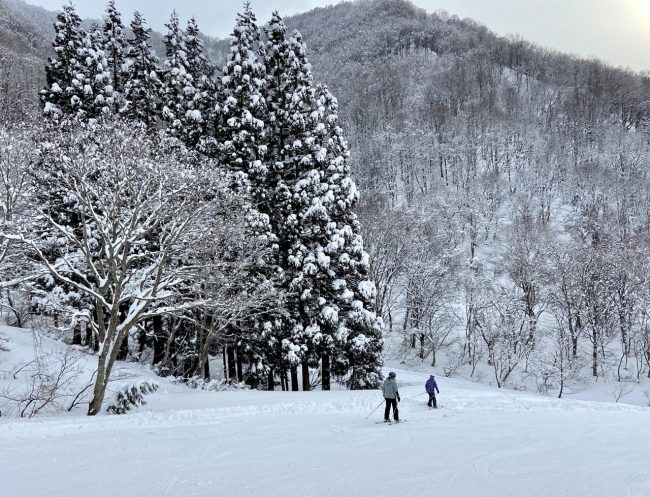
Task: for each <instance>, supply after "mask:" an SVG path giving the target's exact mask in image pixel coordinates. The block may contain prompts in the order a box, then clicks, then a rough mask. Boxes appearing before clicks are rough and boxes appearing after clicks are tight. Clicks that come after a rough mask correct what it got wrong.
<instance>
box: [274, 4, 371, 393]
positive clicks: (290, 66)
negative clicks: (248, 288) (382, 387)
mask: <svg viewBox="0 0 650 497" xmlns="http://www.w3.org/2000/svg"><path fill="white" fill-rule="evenodd" d="M267 38H268V40H269V41H268V43H267V50H266V65H267V88H268V106H269V115H270V119H269V122H270V123H271V125H270V128H269V150H270V153H271V157H270V158H269V159H270V161H272V163H273V173H274V174H273V178H274V181H272V182H271V183H272V184H269V185H268V186H269V188H270V189H273V205H274V207H275V216H273V215H272V217H271V221H272V222H271V224H272V226H273V228H274V230H275V232H276V233H277V234H278V238H279V242H278V244H279V247H280V250H279V253H280V254H279V261H280V265H281V266H282V267H283V269H284V270H285V275H286V280H285V282H286V284H287V285H288V288H287V291H288V292H289V295H290V296H291V297H290V298H289V299H288V300H289V302H291V303H292V305H291V307H290V309H289V312H290V315H291V316H292V317H293V318H294V320H295V326H294V328H293V332H292V336H291V338H290V342H291V343H292V344H293V345H294V348H295V347H298V348H297V350H300V351H301V353H302V356H301V357H300V359H301V361H302V362H303V366H304V365H305V364H306V363H310V362H311V363H312V364H313V363H314V362H315V359H316V358H319V357H320V358H321V363H322V370H323V371H322V377H323V388H324V389H328V388H329V386H330V385H329V383H330V376H331V375H330V370H332V371H333V372H334V373H335V374H336V375H337V376H339V377H345V378H348V381H349V386H350V387H351V388H374V387H376V386H377V385H378V383H379V380H380V378H381V376H380V370H379V368H380V366H381V348H382V340H381V333H382V323H381V320H380V319H378V318H377V317H376V316H375V315H374V313H373V312H372V311H371V310H370V309H371V308H372V305H373V299H374V286H373V284H372V283H371V282H369V281H367V279H366V278H365V277H364V275H365V274H366V272H367V271H368V269H369V268H368V256H367V254H365V252H364V251H363V243H362V240H361V237H360V235H359V223H358V221H357V219H356V216H355V215H354V213H353V211H352V209H353V208H354V206H355V205H356V202H357V199H358V196H357V191H356V187H355V185H354V182H353V181H352V180H351V178H350V170H349V167H348V166H347V162H346V160H347V156H348V151H347V145H346V144H345V141H344V140H343V137H342V131H341V129H340V127H339V126H338V115H337V111H338V109H337V105H336V100H335V99H334V98H333V97H332V96H331V94H330V93H329V92H328V91H327V89H326V88H324V87H317V88H316V89H315V88H314V86H313V78H312V74H311V67H310V65H309V63H308V61H307V58H306V47H305V45H304V42H303V40H302V37H301V35H300V33H298V32H294V33H293V35H292V36H291V37H287V36H286V27H285V26H284V23H283V22H282V20H281V18H280V16H279V15H278V14H277V13H274V15H273V18H272V21H271V23H270V25H269V28H268V30H267ZM303 376H306V375H305V374H303Z"/></svg>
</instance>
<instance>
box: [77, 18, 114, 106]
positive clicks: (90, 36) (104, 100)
mask: <svg viewBox="0 0 650 497" xmlns="http://www.w3.org/2000/svg"><path fill="white" fill-rule="evenodd" d="M81 54H82V57H81V59H82V62H83V63H82V71H80V73H79V74H78V75H77V79H78V80H79V81H80V83H81V86H82V88H83V97H82V104H81V109H82V112H83V115H84V116H86V117H88V118H96V117H99V116H101V115H103V114H108V113H110V112H112V110H113V105H112V103H113V90H112V86H111V82H110V72H109V70H108V60H107V58H106V54H105V53H104V49H103V40H102V33H101V31H100V29H99V26H98V25H97V24H96V23H93V25H92V26H91V28H90V31H88V33H87V34H86V36H85V37H84V39H83V48H82V50H81Z"/></svg>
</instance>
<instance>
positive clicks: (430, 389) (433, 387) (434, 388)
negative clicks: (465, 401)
mask: <svg viewBox="0 0 650 497" xmlns="http://www.w3.org/2000/svg"><path fill="white" fill-rule="evenodd" d="M425 388H426V389H427V393H428V394H432V393H436V392H438V393H440V390H438V384H437V383H436V379H435V378H434V377H433V376H432V377H431V378H429V379H428V380H427V384H426V385H425Z"/></svg>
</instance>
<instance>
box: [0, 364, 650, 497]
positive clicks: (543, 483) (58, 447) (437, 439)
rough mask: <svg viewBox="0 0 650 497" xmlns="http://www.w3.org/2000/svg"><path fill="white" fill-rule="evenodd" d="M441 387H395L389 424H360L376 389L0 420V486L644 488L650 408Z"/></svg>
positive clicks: (206, 495) (215, 397) (67, 495)
mask: <svg viewBox="0 0 650 497" xmlns="http://www.w3.org/2000/svg"><path fill="white" fill-rule="evenodd" d="M405 376H406V377H407V378H406V381H405V383H406V384H409V383H411V382H409V381H408V374H407V373H405ZM413 383H414V382H413ZM441 383H442V385H444V386H445V390H444V393H443V394H441V395H440V396H439V400H440V403H441V405H442V406H443V407H442V408H440V409H438V410H429V409H428V408H427V406H426V396H424V395H418V394H419V393H420V392H421V387H420V386H418V385H413V386H405V387H401V393H402V398H403V402H402V403H401V404H400V410H401V415H402V416H403V417H405V418H408V420H409V422H408V423H406V424H401V425H396V426H390V427H387V426H384V425H377V424H375V421H377V420H380V419H381V417H382V416H383V412H382V411H383V406H382V407H380V408H379V409H377V411H376V412H375V413H374V414H373V415H372V416H371V417H370V419H365V417H366V416H367V415H368V413H369V412H370V411H371V410H372V409H373V408H374V407H376V406H377V404H378V403H379V401H380V400H381V397H380V396H379V394H378V392H375V391H370V392H346V391H332V392H311V393H304V392H284V393H283V392H222V393H203V392H180V393H179V392H171V393H170V392H168V393H165V392H162V393H156V394H154V395H152V396H150V398H149V404H148V405H147V406H144V407H142V408H140V410H139V412H136V413H133V414H128V415H124V416H107V415H101V416H98V417H96V418H85V417H66V418H63V417H59V418H57V417H51V418H42V419H36V420H31V421H29V422H25V421H15V420H10V421H6V420H3V421H2V422H0V446H2V451H0V468H2V478H0V495H2V497H26V496H29V497H41V496H42V497H45V496H48V497H77V496H85V495H87V494H88V493H89V492H90V493H92V494H93V495H94V496H96V497H103V496H106V497H108V496H123V497H131V496H132V497H148V496H151V497H154V496H156V497H160V496H183V497H215V496H216V497H219V496H233V497H236V496H242V497H243V496H257V495H264V496H268V497H274V496H277V497H280V496H282V497H286V496H314V497H316V496H323V497H329V496H331V497H335V496H336V497H340V496H350V497H366V496H367V497H370V496H372V497H378V496H387V497H388V496H391V497H392V496H398V495H399V496H403V497H410V496H413V497H415V496H417V497H421V496H422V495H430V494H434V495H442V496H459V497H463V496H495V497H496V496H499V497H505V496H571V497H575V496H576V495H579V496H617V495H620V496H631V497H640V496H650V477H649V472H648V470H647V459H648V456H649V455H650V422H649V421H650V419H649V417H650V411H649V410H648V409H646V408H642V407H635V406H624V405H616V404H606V403H592V402H583V401H571V400H562V401H560V400H554V399H547V398H543V397H533V396H529V395H524V394H518V393H516V392H495V391H492V392H490V391H485V390H472V389H471V388H470V387H468V386H466V385H459V386H454V385H453V383H454V382H453V380H450V381H449V382H448V383H449V385H447V384H446V383H447V382H445V380H442V381H441ZM442 385H441V387H442ZM195 404H196V405H199V406H201V407H199V408H197V409H183V406H187V405H195Z"/></svg>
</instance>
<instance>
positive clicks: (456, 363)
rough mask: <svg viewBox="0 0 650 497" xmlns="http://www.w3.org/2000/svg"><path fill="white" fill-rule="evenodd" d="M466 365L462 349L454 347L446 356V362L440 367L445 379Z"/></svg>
mask: <svg viewBox="0 0 650 497" xmlns="http://www.w3.org/2000/svg"><path fill="white" fill-rule="evenodd" d="M465 364H467V357H466V355H465V351H464V350H463V348H462V347H455V348H454V349H453V350H452V351H450V353H449V355H448V356H447V362H446V364H445V365H444V366H443V367H442V370H443V372H444V373H445V378H449V377H450V376H453V375H455V374H456V373H458V372H459V371H460V370H462V369H463V367H464V366H465Z"/></svg>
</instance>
